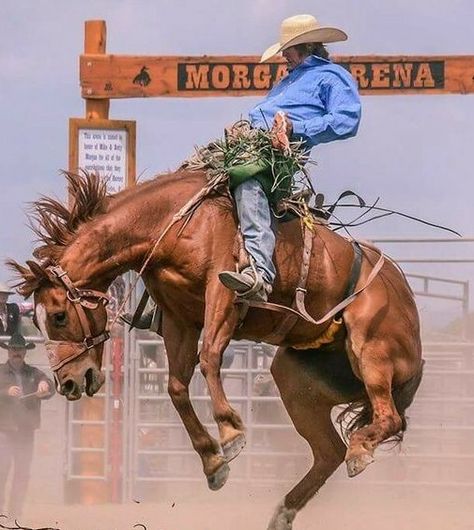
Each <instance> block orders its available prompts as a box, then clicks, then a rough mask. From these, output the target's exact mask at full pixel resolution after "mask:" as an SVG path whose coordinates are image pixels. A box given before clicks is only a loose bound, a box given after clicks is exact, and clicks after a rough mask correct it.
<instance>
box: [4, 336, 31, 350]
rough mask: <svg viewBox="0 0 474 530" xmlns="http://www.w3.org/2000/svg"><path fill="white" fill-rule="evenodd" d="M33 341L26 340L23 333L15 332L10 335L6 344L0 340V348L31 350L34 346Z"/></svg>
mask: <svg viewBox="0 0 474 530" xmlns="http://www.w3.org/2000/svg"><path fill="white" fill-rule="evenodd" d="M35 346H36V344H35V343H34V342H26V340H25V338H24V337H23V335H20V334H19V333H15V334H13V335H12V336H11V337H10V340H9V341H8V344H7V343H6V342H0V348H3V349H4V350H32V349H33V348H35Z"/></svg>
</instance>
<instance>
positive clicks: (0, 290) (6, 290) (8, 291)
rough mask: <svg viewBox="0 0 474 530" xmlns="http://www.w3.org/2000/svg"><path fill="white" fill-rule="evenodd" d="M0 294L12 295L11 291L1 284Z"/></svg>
mask: <svg viewBox="0 0 474 530" xmlns="http://www.w3.org/2000/svg"><path fill="white" fill-rule="evenodd" d="M0 293H6V294H13V291H11V290H10V289H9V288H8V287H7V286H6V285H5V284H4V283H3V282H0Z"/></svg>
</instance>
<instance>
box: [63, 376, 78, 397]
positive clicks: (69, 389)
mask: <svg viewBox="0 0 474 530" xmlns="http://www.w3.org/2000/svg"><path fill="white" fill-rule="evenodd" d="M76 390H77V385H76V383H75V382H74V381H73V380H72V379H68V380H67V381H66V382H65V383H63V384H62V386H61V393H62V394H64V395H65V396H67V395H68V394H72V393H73V392H75V391H76Z"/></svg>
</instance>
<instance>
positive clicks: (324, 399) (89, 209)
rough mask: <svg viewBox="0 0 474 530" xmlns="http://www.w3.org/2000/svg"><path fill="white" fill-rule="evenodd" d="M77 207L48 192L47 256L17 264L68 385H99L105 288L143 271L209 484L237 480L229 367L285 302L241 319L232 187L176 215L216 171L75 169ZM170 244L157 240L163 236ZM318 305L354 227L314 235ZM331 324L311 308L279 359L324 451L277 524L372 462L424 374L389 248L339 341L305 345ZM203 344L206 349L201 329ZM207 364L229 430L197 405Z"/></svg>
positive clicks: (343, 268) (282, 257)
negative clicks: (346, 427) (114, 184)
mask: <svg viewBox="0 0 474 530" xmlns="http://www.w3.org/2000/svg"><path fill="white" fill-rule="evenodd" d="M68 180H69V183H70V189H71V196H72V199H73V201H72V206H71V208H70V209H67V208H66V207H64V206H63V205H61V204H59V203H58V202H56V201H54V200H52V199H41V200H39V201H37V203H36V216H37V219H38V221H39V225H38V228H37V229H36V231H37V233H38V234H39V237H40V239H41V240H42V241H43V243H44V244H43V245H42V246H41V247H40V248H38V249H37V250H36V251H35V256H36V257H37V258H39V259H40V260H41V263H40V264H38V263H37V262H34V261H30V262H28V267H23V266H20V265H18V264H16V263H15V262H11V265H12V266H13V267H14V268H15V269H16V271H17V272H19V273H20V275H21V276H22V281H21V284H20V292H21V293H22V294H23V295H25V296H29V295H31V294H33V295H34V301H35V320H36V322H37V325H38V326H39V328H40V329H41V330H42V332H43V334H44V335H45V338H46V339H47V341H46V344H47V347H48V350H49V354H50V363H51V366H52V368H53V370H54V372H55V378H56V381H57V384H58V388H59V391H60V392H61V394H63V395H65V396H66V397H67V398H68V399H69V400H73V399H79V398H80V397H81V394H82V392H83V391H84V390H85V392H86V393H87V394H88V395H93V394H94V393H96V392H97V391H98V390H99V388H100V386H101V385H102V383H103V375H102V373H101V362H102V349H103V344H102V343H103V342H104V341H105V340H106V339H107V333H106V331H105V328H106V325H107V316H106V310H105V298H106V295H104V293H105V291H106V290H107V288H108V286H109V285H110V284H111V282H112V281H113V280H114V278H116V277H117V276H118V275H120V274H122V273H124V272H126V271H128V270H136V271H137V270H140V268H141V267H142V265H143V264H144V262H145V259H146V258H147V256H149V253H150V249H152V248H153V247H154V246H155V249H154V252H153V254H152V257H151V259H150V261H149V263H148V265H147V267H146V269H145V271H144V274H143V278H144V281H145V284H146V286H147V289H148V290H149V292H150V293H151V295H152V296H153V298H154V299H155V301H156V302H157V303H158V304H159V305H160V306H161V307H162V308H163V323H162V333H163V337H164V341H165V346H166V351H167V355H168V361H169V383H168V391H169V394H170V396H171V399H172V401H173V404H174V406H175V407H176V409H177V411H178V413H179V415H180V416H181V419H182V421H183V423H184V425H185V427H186V429H187V432H188V433H189V436H190V439H191V442H192V444H193V447H194V449H195V450H196V451H197V452H198V454H199V456H200V457H201V459H202V463H203V468H204V473H205V475H206V477H207V480H208V484H209V487H210V488H211V489H218V488H220V487H221V486H222V485H223V484H224V483H225V481H226V479H227V475H228V471H229V467H228V464H227V462H229V461H230V460H231V459H232V458H234V457H235V456H237V454H238V453H239V452H240V450H241V449H242V448H243V446H244V444H245V438H244V427H243V424H242V421H241V418H240V417H239V415H238V414H237V412H236V411H235V410H234V409H233V408H232V407H231V406H230V404H229V402H228V400H227V398H226V395H225V393H224V390H223V387H222V382H221V379H220V375H219V371H220V365H221V359H222V353H223V351H224V349H225V348H226V346H227V345H228V343H229V341H230V340H231V339H232V338H235V339H243V338H246V339H250V340H255V341H259V340H262V339H264V338H265V337H267V336H269V335H270V334H271V333H272V332H274V331H275V330H276V329H278V327H279V324H280V322H281V321H282V318H283V317H282V315H281V314H279V313H274V312H270V311H266V310H263V309H257V308H251V309H250V311H249V313H248V315H247V317H246V319H245V321H244V323H243V325H241V326H240V327H238V321H239V310H238V308H237V306H236V304H235V303H234V302H235V297H234V294H233V293H232V292H231V291H230V290H228V289H226V288H225V287H224V286H223V285H221V283H220V282H219V279H218V273H219V272H221V271H223V270H231V269H233V268H234V267H235V260H236V258H235V255H234V254H235V253H234V248H235V247H234V242H235V240H236V233H237V224H236V219H235V215H234V212H233V208H232V204H231V201H230V199H229V197H228V196H227V195H225V194H224V195H218V194H214V195H213V196H211V197H208V198H206V200H204V202H203V203H202V204H201V206H200V207H199V208H197V209H196V210H195V212H194V214H193V217H192V218H191V220H190V221H189V222H188V223H187V224H186V223H184V222H181V221H180V222H177V223H175V224H174V225H173V226H172V227H171V228H170V229H169V230H168V231H167V232H166V234H165V235H163V234H164V230H165V227H168V226H169V224H170V221H171V220H172V218H173V216H174V215H175V214H176V212H177V211H178V210H179V209H180V208H182V207H183V205H185V204H186V203H187V201H189V199H190V198H192V197H193V196H194V195H195V194H196V193H197V192H199V190H201V189H202V188H203V186H205V184H206V176H205V173H204V172H200V171H178V172H176V173H172V174H168V175H164V176H160V177H159V178H157V179H155V180H153V181H150V182H146V183H143V184H140V185H139V186H136V187H135V188H132V189H129V190H126V191H123V192H121V193H119V194H117V195H115V196H111V197H108V196H106V193H105V187H104V186H103V185H101V184H100V181H99V179H98V178H97V177H94V176H84V177H81V178H79V177H74V176H68ZM159 238H161V239H160V241H159V244H158V245H155V243H156V241H157V239H159ZM313 241H314V243H313V249H312V255H311V261H310V265H311V266H310V272H309V277H308V282H307V290H308V296H307V299H306V305H307V309H308V311H309V312H310V313H311V315H313V316H315V317H318V316H320V315H322V314H325V313H326V312H327V311H328V310H330V309H331V308H332V307H334V306H335V305H337V304H338V303H339V302H340V301H341V300H342V299H343V298H344V293H345V290H346V288H347V284H348V278H349V274H350V271H351V266H352V263H353V260H354V251H353V247H352V245H351V243H350V241H348V240H347V239H345V238H343V237H341V236H339V235H337V234H336V233H334V232H332V231H331V230H330V229H328V228H326V227H325V226H318V227H317V228H316V229H315V232H314V237H313ZM302 244H303V243H302V234H301V227H300V223H299V221H296V220H295V221H290V222H288V223H284V224H281V225H279V227H278V235H277V248H276V252H275V257H274V259H275V264H276V269H277V278H276V282H275V284H274V290H273V294H272V297H271V301H272V302H275V303H279V304H282V305H286V306H289V305H291V303H292V300H293V297H294V293H295V288H296V286H297V283H298V280H299V271H300V263H301V254H302ZM378 257H379V253H378V252H377V250H375V249H372V248H369V247H365V248H364V250H363V261H362V268H361V273H360V277H359V280H358V282H357V286H356V287H359V286H360V285H364V283H365V282H366V280H367V277H368V276H369V274H370V272H371V271H372V269H373V267H374V264H375V263H376V262H377V260H378ZM328 326H329V323H324V324H321V325H314V324H310V323H309V322H305V321H304V320H299V321H298V322H297V324H296V325H295V326H294V327H293V328H292V329H291V330H290V331H289V332H288V333H287V335H286V337H284V338H283V339H282V340H280V341H279V342H280V344H279V345H280V346H281V347H280V349H279V351H278V353H277V355H276V358H275V360H274V363H273V366H272V373H273V375H274V377H275V380H276V382H277V385H278V387H279V390H280V393H281V396H282V398H283V401H284V403H285V406H286V408H287V410H288V412H289V414H290V416H291V418H292V420H293V422H294V424H295V426H296V428H297V430H298V431H299V432H300V434H301V435H302V436H304V437H305V438H306V440H307V441H308V442H309V444H310V446H311V449H312V452H313V454H314V464H313V467H312V468H311V470H310V471H309V473H308V474H307V475H306V476H305V477H304V478H303V479H302V481H301V482H300V483H299V484H298V485H297V486H296V487H295V488H294V489H293V490H292V491H291V492H290V493H289V494H288V495H287V496H286V497H285V499H284V500H283V502H282V503H281V505H279V507H278V509H277V511H276V512H275V515H274V517H273V519H272V522H271V523H270V527H269V528H271V529H272V530H287V529H290V528H291V525H292V520H293V518H294V516H295V514H296V512H297V511H298V510H299V509H300V508H301V507H302V506H303V505H304V504H305V503H306V502H307V501H308V500H309V499H310V498H311V497H312V496H313V495H314V494H315V492H316V491H317V490H318V489H319V488H320V486H321V485H322V484H323V483H324V482H325V480H326V479H327V478H328V477H329V476H330V475H331V474H332V473H333V472H334V470H335V469H336V468H337V467H338V466H339V464H340V463H341V462H342V461H343V460H344V455H345V459H346V463H347V466H348V472H349V474H350V475H351V476H353V475H356V474H357V473H360V472H361V471H362V470H363V469H365V467H366V466H367V465H368V464H369V463H370V462H371V461H372V455H373V452H374V450H375V448H376V447H377V445H379V444H380V443H381V442H383V441H384V440H386V439H388V438H389V437H392V436H394V435H396V434H397V433H399V432H400V431H401V430H403V429H404V426H405V425H404V423H405V421H404V411H405V408H406V407H407V406H408V405H409V404H410V403H411V400H412V398H413V396H414V393H415V391H416V388H417V386H418V383H419V381H420V379H421V369H422V362H421V345H420V335H419V322H418V314H417V310H416V307H415V303H414V300H413V296H412V293H411V291H410V288H409V286H408V285H407V283H406V280H405V279H404V277H403V275H402V273H401V272H400V270H399V269H398V268H397V267H396V266H395V265H394V264H393V263H392V262H391V261H389V260H386V261H385V263H384V265H383V267H382V269H381V271H380V273H379V274H378V275H377V277H376V278H375V279H374V281H373V282H372V283H371V284H370V286H369V287H368V288H367V289H366V290H365V291H363V292H362V293H361V294H360V295H359V296H358V297H357V299H356V300H355V301H354V302H353V303H352V304H350V305H349V306H348V307H347V308H346V309H345V310H344V313H343V326H342V327H341V328H340V330H339V332H338V333H337V334H336V336H335V337H334V340H333V342H332V343H331V344H329V345H327V346H322V347H320V348H319V349H307V350H306V351H301V350H299V351H297V350H295V349H293V346H296V345H301V344H310V343H311V342H312V341H314V340H315V339H316V338H318V337H319V336H321V334H322V333H323V332H324V331H325V330H326V329H327V327H328ZM201 331H203V344H202V348H201V351H200V352H198V339H199V337H200V334H201ZM197 363H199V364H200V368H201V371H202V373H203V375H204V377H205V379H206V382H207V385H208V389H209V395H210V397H211V401H212V408H213V414H214V419H215V421H216V423H217V425H218V428H219V436H220V440H219V441H217V440H215V439H214V438H212V437H211V436H210V435H209V433H208V432H207V430H206V429H205V428H204V427H203V425H202V424H201V422H200V421H199V419H198V417H197V416H196V414H195V412H194V409H193V407H192V404H191V401H190V398H189V393H188V387H189V383H190V380H191V377H192V375H193V372H194V369H195V366H196V364H197ZM340 403H352V404H353V405H354V403H359V404H361V405H362V411H361V412H360V413H359V414H358V415H357V416H356V421H355V422H353V425H352V433H351V435H350V443H349V447H348V448H347V451H346V447H345V445H344V444H343V442H342V440H341V438H340V437H339V435H338V434H337V432H336V430H335V428H334V426H333V424H332V422H331V418H330V411H331V408H332V407H333V406H334V405H335V404H340Z"/></svg>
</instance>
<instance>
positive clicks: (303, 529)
mask: <svg viewBox="0 0 474 530" xmlns="http://www.w3.org/2000/svg"><path fill="white" fill-rule="evenodd" d="M361 486H363V487H361ZM277 489H278V491H277ZM277 489H274V488H271V487H269V488H268V490H267V491H262V490H260V491H254V492H251V491H247V492H244V491H240V492H236V493H235V494H229V492H226V488H224V489H223V491H220V492H216V493H213V492H210V491H209V492H208V491H206V490H205V489H204V487H201V485H196V488H194V491H192V492H191V491H189V490H188V491H183V488H182V487H180V486H179V485H176V486H173V487H168V488H167V491H166V494H165V495H163V498H162V499H161V500H160V502H156V503H149V502H147V503H145V502H140V501H132V502H129V503H125V504H116V505H113V504H106V505H92V506H83V505H70V506H60V505H52V504H43V505H41V504H30V505H29V506H27V509H26V510H25V517H24V519H23V520H22V521H21V523H22V524H23V525H27V526H32V527H34V528H38V527H40V526H51V527H53V528H59V529H60V530H86V529H87V530H129V529H130V530H131V529H132V528H134V525H137V524H142V525H144V527H145V528H146V529H147V530H265V529H266V528H267V524H268V521H269V519H270V517H271V514H272V512H273V509H274V507H275V505H276V504H277V502H278V500H279V496H278V494H279V493H280V491H281V488H280V487H278V488H277ZM135 527H136V528H142V529H143V527H140V526H135ZM316 529H323V530H345V529H348V530H349V529H350V530H369V529H377V530H422V529H423V530H424V529H429V530H472V529H474V491H473V490H472V489H471V488H466V489H464V488H462V487H459V486H456V487H452V488H444V487H426V488H425V489H424V488H423V487H420V486H416V487H403V486H400V485H397V486H374V485H370V486H365V485H364V484H363V483H360V484H357V482H356V481H351V482H349V483H345V482H337V481H334V482H331V483H329V484H327V485H326V488H323V490H322V491H321V493H320V494H318V495H317V496H316V497H315V498H314V499H313V500H312V501H310V503H309V504H308V505H307V506H306V508H305V509H303V510H302V511H301V512H300V514H299V516H298V517H297V519H296V520H295V523H294V530H316Z"/></svg>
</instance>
